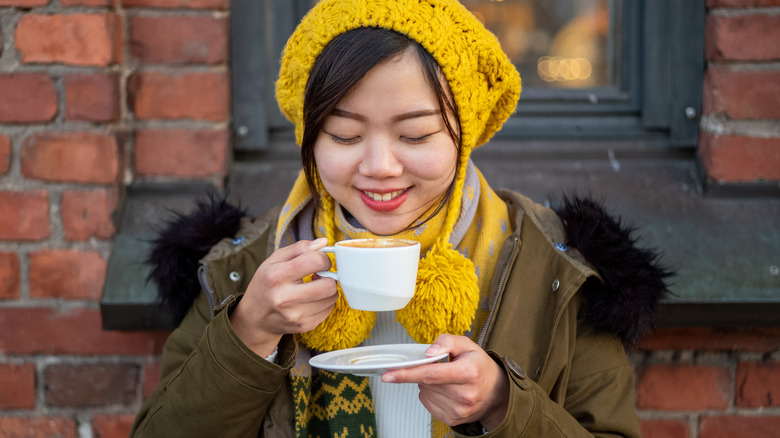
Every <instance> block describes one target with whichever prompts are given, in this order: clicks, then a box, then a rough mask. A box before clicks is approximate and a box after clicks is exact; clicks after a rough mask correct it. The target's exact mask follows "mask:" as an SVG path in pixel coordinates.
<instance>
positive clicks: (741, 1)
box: [707, 0, 780, 8]
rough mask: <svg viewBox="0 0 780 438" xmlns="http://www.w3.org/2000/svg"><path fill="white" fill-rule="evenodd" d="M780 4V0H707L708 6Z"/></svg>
mask: <svg viewBox="0 0 780 438" xmlns="http://www.w3.org/2000/svg"><path fill="white" fill-rule="evenodd" d="M765 6H780V0H707V7H708V8H744V7H765Z"/></svg>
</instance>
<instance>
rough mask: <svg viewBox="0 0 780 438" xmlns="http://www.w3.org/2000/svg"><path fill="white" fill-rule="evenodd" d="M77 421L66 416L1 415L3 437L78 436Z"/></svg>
mask: <svg viewBox="0 0 780 438" xmlns="http://www.w3.org/2000/svg"><path fill="white" fill-rule="evenodd" d="M76 436H77V433H76V422H75V421H74V420H73V419H71V418H64V417H0V437H2V438H33V437H51V438H54V437H56V438H76Z"/></svg>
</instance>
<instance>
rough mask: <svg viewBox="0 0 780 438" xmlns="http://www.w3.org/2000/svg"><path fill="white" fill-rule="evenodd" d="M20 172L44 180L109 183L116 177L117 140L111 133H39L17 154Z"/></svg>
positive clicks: (117, 164)
mask: <svg viewBox="0 0 780 438" xmlns="http://www.w3.org/2000/svg"><path fill="white" fill-rule="evenodd" d="M20 159H21V162H22V175H24V176H25V177H27V178H34V179H39V180H43V181H56V182H78V183H95V184H109V183H113V182H116V181H117V178H118V176H119V151H118V146H117V140H116V138H115V137H114V136H113V135H110V134H94V133H87V132H58V133H40V134H33V135H30V136H29V137H27V138H26V139H25V140H24V142H23V144H22V150H21V153H20Z"/></svg>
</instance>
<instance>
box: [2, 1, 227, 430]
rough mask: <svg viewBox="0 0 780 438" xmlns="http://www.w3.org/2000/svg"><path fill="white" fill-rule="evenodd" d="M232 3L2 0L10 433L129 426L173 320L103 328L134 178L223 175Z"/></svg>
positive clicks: (153, 377) (6, 417)
mask: <svg viewBox="0 0 780 438" xmlns="http://www.w3.org/2000/svg"><path fill="white" fill-rule="evenodd" d="M228 7H229V1H228V0H156V1H153V0H148V1H145V0H124V1H119V0H59V1H50V0H0V436H3V437H5V436H13V437H51V436H63V437H76V436H94V437H101V438H116V437H126V436H127V435H128V431H129V428H130V424H131V422H132V419H133V416H134V414H135V412H136V411H137V410H138V408H139V406H140V404H141V402H142V401H143V399H144V398H145V397H146V396H148V395H149V394H150V393H151V391H152V390H153V388H154V385H155V384H156V382H157V379H158V376H159V372H160V368H159V353H160V351H161V349H162V344H163V342H164V341H165V338H166V336H167V332H146V331H138V332H119V331H104V330H103V329H102V322H101V317H100V310H99V306H98V303H99V301H100V296H101V293H102V289H103V283H104V281H105V276H106V264H107V261H108V256H109V254H110V251H111V242H112V240H113V238H114V235H115V233H116V229H115V226H114V217H113V215H114V214H115V212H116V209H117V206H118V204H119V201H120V196H121V193H122V190H121V188H122V186H123V185H124V184H127V183H129V182H131V181H134V180H140V179H153V180H166V179H172V178H177V179H182V178H184V179H188V178H197V179H206V180H209V181H211V182H214V183H215V184H220V183H221V181H222V180H223V178H224V176H225V173H226V170H227V168H228V164H229V159H230V154H229V151H230V149H229V146H228V134H227V123H228V119H229V84H228V68H227V60H228V43H227V41H228V18H229V15H228Z"/></svg>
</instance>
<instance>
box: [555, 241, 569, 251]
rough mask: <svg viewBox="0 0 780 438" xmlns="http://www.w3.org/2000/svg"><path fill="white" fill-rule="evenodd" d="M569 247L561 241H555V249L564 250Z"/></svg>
mask: <svg viewBox="0 0 780 438" xmlns="http://www.w3.org/2000/svg"><path fill="white" fill-rule="evenodd" d="M568 248H569V247H568V246H566V244H565V243H563V242H555V249H557V250H558V251H566V250H567V249H568Z"/></svg>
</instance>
